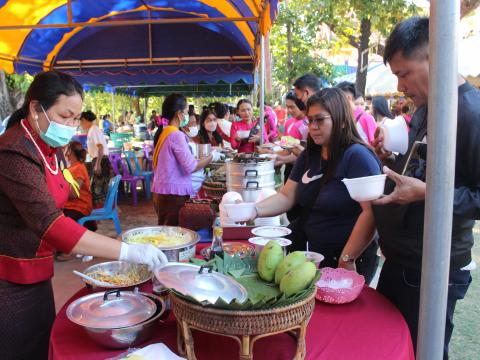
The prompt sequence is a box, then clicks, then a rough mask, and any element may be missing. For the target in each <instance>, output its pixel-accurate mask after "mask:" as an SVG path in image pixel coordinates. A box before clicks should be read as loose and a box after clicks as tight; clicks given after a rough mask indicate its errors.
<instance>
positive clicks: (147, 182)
mask: <svg viewBox="0 0 480 360" xmlns="http://www.w3.org/2000/svg"><path fill="white" fill-rule="evenodd" d="M124 154H125V156H126V157H127V164H128V166H129V167H130V172H131V174H132V175H134V176H142V177H143V178H144V180H143V189H144V190H145V196H146V197H147V199H150V198H151V197H152V192H151V184H152V177H153V171H145V170H142V168H141V167H140V164H139V163H138V159H137V157H136V156H135V152H133V151H124ZM132 160H133V163H134V165H135V166H131V164H132Z"/></svg>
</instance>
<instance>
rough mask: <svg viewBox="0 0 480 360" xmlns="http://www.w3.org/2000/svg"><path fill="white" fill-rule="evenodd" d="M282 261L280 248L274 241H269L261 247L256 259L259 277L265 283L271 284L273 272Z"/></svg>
mask: <svg viewBox="0 0 480 360" xmlns="http://www.w3.org/2000/svg"><path fill="white" fill-rule="evenodd" d="M282 260H283V250H282V247H281V246H280V245H279V244H278V243H277V242H276V241H275V240H270V241H269V242H268V243H267V244H266V245H265V246H264V247H263V249H262V251H261V252H260V256H259V258H258V264H257V268H258V274H259V275H260V277H261V278H262V279H263V280H265V281H268V282H271V281H272V280H273V278H274V277H275V270H276V269H277V266H278V264H280V262H281V261H282Z"/></svg>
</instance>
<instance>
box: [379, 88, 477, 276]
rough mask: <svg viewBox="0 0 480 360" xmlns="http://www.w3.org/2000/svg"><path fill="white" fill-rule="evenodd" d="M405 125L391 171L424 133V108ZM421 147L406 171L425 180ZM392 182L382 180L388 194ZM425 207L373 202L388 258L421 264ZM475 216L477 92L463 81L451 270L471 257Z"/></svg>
mask: <svg viewBox="0 0 480 360" xmlns="http://www.w3.org/2000/svg"><path fill="white" fill-rule="evenodd" d="M410 124H411V126H412V127H411V129H410V134H409V136H410V140H409V149H408V151H407V154H406V155H405V156H398V157H397V158H396V160H395V163H394V164H393V166H392V170H394V171H396V172H398V173H401V172H402V171H403V170H404V167H405V163H406V162H407V159H408V155H409V153H410V151H411V150H412V146H413V144H414V143H415V141H422V140H424V139H425V137H426V133H427V108H426V106H424V107H421V108H418V109H417V111H416V112H415V114H414V115H413V117H412V121H411V123H410ZM420 149H421V150H422V151H420V152H419V153H420V156H419V158H420V159H419V160H418V161H413V162H412V161H409V164H410V166H409V167H408V171H409V174H410V175H413V176H415V177H418V178H420V179H421V180H423V181H425V171H424V165H425V164H426V151H425V150H426V145H424V146H420ZM412 164H413V165H412ZM394 186H395V184H394V183H393V182H392V181H390V180H387V185H386V188H385V193H387V194H389V193H391V192H392V191H393V188H394ZM424 206H425V202H424V201H419V202H414V203H410V204H407V205H398V204H390V205H384V206H374V208H373V211H374V215H375V222H376V226H377V229H378V233H379V236H380V247H381V249H382V252H383V254H384V255H385V257H386V258H387V259H388V260H390V261H392V262H395V263H397V264H400V265H403V266H406V267H409V268H414V269H420V268H421V265H422V247H423V221H424ZM475 219H480V90H478V89H475V88H474V87H473V86H472V85H470V84H469V83H465V84H463V85H461V86H460V87H459V88H458V121H457V148H456V164H455V190H454V204H453V227H452V248H451V258H450V268H451V270H457V269H460V268H462V267H464V266H466V265H468V264H469V263H470V261H471V248H472V246H473V232H472V229H473V226H474V224H475Z"/></svg>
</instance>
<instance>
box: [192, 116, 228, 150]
mask: <svg viewBox="0 0 480 360" xmlns="http://www.w3.org/2000/svg"><path fill="white" fill-rule="evenodd" d="M192 140H193V141H194V142H195V143H196V144H211V145H212V146H219V147H222V146H223V141H224V140H225V141H229V140H230V138H229V137H227V136H226V135H225V134H224V133H223V132H222V131H221V130H220V128H219V127H218V122H217V116H216V113H215V111H214V110H212V109H206V110H204V111H203V112H202V115H200V130H199V131H198V135H197V136H195V137H194V138H193V139H192Z"/></svg>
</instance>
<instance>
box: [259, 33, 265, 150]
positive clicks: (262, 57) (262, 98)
mask: <svg viewBox="0 0 480 360" xmlns="http://www.w3.org/2000/svg"><path fill="white" fill-rule="evenodd" d="M264 103H265V36H263V34H262V36H261V37H260V104H259V106H260V145H262V144H263V136H264V135H263V132H264V131H265V126H264V122H265V119H264V116H265V105H264Z"/></svg>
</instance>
